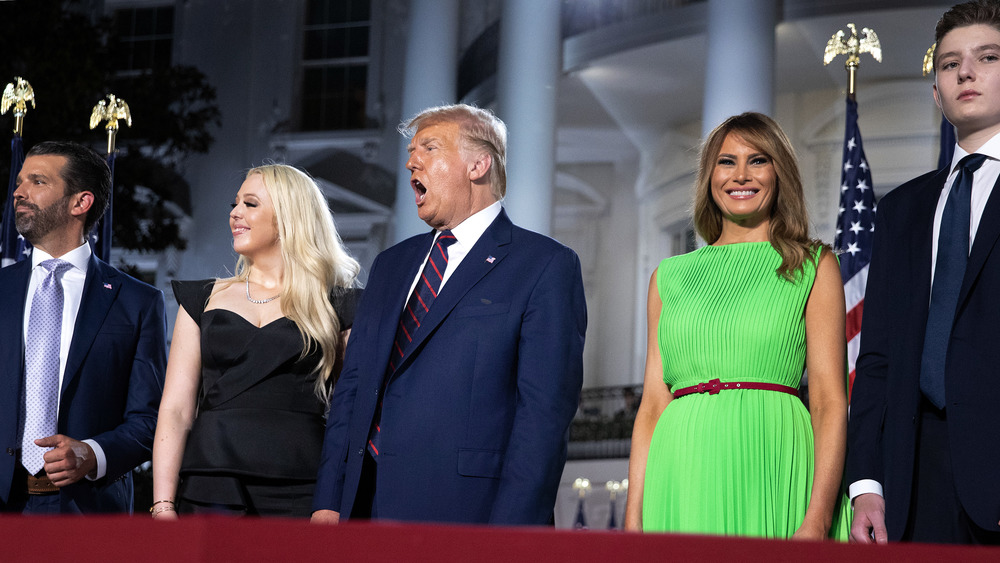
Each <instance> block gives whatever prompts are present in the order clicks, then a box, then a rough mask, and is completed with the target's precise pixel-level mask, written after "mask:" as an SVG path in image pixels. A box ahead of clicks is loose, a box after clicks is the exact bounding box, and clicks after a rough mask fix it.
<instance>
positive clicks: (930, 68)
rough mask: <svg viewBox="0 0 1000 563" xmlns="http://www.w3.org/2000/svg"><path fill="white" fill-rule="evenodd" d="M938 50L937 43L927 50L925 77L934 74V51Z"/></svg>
mask: <svg viewBox="0 0 1000 563" xmlns="http://www.w3.org/2000/svg"><path fill="white" fill-rule="evenodd" d="M936 50H937V43H934V44H933V45H931V46H930V47H928V48H927V53H926V54H925V55H924V76H927V75H928V74H930V73H932V72H934V51H936Z"/></svg>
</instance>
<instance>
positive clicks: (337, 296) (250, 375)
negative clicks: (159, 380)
mask: <svg viewBox="0 0 1000 563" xmlns="http://www.w3.org/2000/svg"><path fill="white" fill-rule="evenodd" d="M214 283H215V280H198V281H174V282H172V284H173V289H174V295H175V296H176V298H177V302H178V303H179V304H180V305H181V306H182V307H184V310H185V311H187V312H188V314H189V315H190V316H191V318H192V319H194V321H195V323H197V324H198V327H199V328H200V329H201V369H202V371H201V388H200V389H199V392H198V411H197V417H196V418H195V420H194V423H193V425H192V427H191V432H190V433H189V434H188V439H187V443H186V445H185V448H184V457H183V460H182V462H181V469H180V484H179V486H178V490H177V500H178V505H179V508H180V511H181V512H182V513H183V512H188V513H190V512H203V511H214V512H230V513H245V514H259V515H268V516H301V517H307V516H309V515H310V513H311V512H312V493H313V486H314V485H315V481H316V472H317V470H318V468H319V459H320V453H321V450H322V446H323V433H324V429H325V427H326V417H325V410H326V406H325V405H324V404H323V402H322V401H320V400H319V398H317V397H316V394H315V392H314V383H315V381H316V374H315V373H314V372H313V368H315V366H316V364H317V362H318V361H319V355H320V354H319V351H314V352H313V353H311V354H310V355H308V356H306V357H305V358H302V359H300V358H299V356H300V354H301V353H302V337H301V335H300V334H299V331H298V328H297V327H296V326H295V323H294V322H292V321H291V320H289V319H288V318H286V317H282V318H280V319H277V320H275V321H272V322H271V323H268V324H266V325H264V326H262V327H257V326H256V325H254V324H252V323H250V322H249V321H247V320H246V319H244V318H243V317H242V316H240V315H238V314H236V313H234V312H232V311H228V310H225V309H212V310H209V311H205V310H204V309H205V304H206V303H207V302H208V298H209V296H210V295H211V293H212V287H213V285H214ZM360 293H361V290H359V289H346V288H342V289H338V290H335V291H334V292H332V293H331V295H330V301H331V303H332V304H333V308H334V310H335V311H336V313H337V317H338V318H339V319H340V325H341V330H346V329H348V328H350V327H351V324H352V323H353V320H354V309H355V307H356V305H357V300H358V298H359V297H360Z"/></svg>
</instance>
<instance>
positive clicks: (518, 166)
mask: <svg viewBox="0 0 1000 563" xmlns="http://www.w3.org/2000/svg"><path fill="white" fill-rule="evenodd" d="M560 5H561V2H560V1H559V0H506V1H505V2H504V6H503V15H502V18H501V21H500V53H499V61H498V65H499V68H498V70H497V108H498V112H497V113H498V115H499V116H500V119H503V120H504V122H506V123H507V132H508V136H507V186H508V193H507V198H506V202H505V204H504V205H505V206H506V207H507V212H508V213H509V214H510V217H511V220H512V221H513V222H514V223H515V224H517V225H520V226H522V227H524V228H527V229H531V230H533V231H538V232H540V233H543V234H550V233H551V231H552V191H553V183H554V181H555V157H556V149H555V146H556V144H555V135H556V95H557V90H556V87H557V85H558V80H559V62H560V60H561V54H562V49H561V47H562V36H561V30H560V26H559V23H560V22H559V15H560V10H559V8H560Z"/></svg>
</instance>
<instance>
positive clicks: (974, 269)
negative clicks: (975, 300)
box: [958, 179, 1000, 309]
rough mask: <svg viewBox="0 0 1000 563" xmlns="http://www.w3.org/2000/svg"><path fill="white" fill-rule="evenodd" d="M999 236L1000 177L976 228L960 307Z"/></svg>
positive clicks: (959, 302)
mask: <svg viewBox="0 0 1000 563" xmlns="http://www.w3.org/2000/svg"><path fill="white" fill-rule="evenodd" d="M998 238H1000V179H998V180H997V182H996V183H995V184H993V191H992V192H990V198H989V199H988V200H986V207H985V208H984V209H983V216H982V218H981V219H980V220H979V228H978V229H976V238H975V239H974V240H973V241H972V251H971V252H970V253H969V262H968V264H967V265H966V267H965V277H964V278H963V279H962V289H961V290H960V291H959V293H958V307H959V309H961V307H962V304H963V303H964V302H965V300H966V298H968V296H969V291H970V290H971V289H972V285H973V284H974V283H975V282H976V279H977V278H978V277H979V274H980V272H982V271H983V266H985V265H986V259H987V258H988V257H989V256H990V253H992V252H993V247H994V246H996V243H997V239H998Z"/></svg>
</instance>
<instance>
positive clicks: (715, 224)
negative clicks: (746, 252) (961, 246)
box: [694, 112, 829, 280]
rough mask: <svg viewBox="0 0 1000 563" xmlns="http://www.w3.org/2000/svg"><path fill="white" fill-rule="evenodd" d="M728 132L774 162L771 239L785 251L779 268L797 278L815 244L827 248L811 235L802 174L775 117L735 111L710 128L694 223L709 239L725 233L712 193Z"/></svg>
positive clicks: (786, 275)
mask: <svg viewBox="0 0 1000 563" xmlns="http://www.w3.org/2000/svg"><path fill="white" fill-rule="evenodd" d="M730 134H733V135H736V136H737V137H739V138H740V139H742V140H743V142H745V143H747V144H748V145H750V146H752V147H754V148H755V149H757V150H759V151H761V152H763V153H764V154H766V155H767V156H768V158H770V159H771V162H772V163H773V164H774V172H775V175H776V176H777V181H776V182H775V188H776V190H777V194H776V197H775V198H774V203H773V204H772V205H771V217H770V219H771V225H770V230H769V232H768V239H769V240H770V242H771V246H773V247H774V249H775V250H777V251H778V254H780V255H781V265H780V266H778V269H777V270H776V273H777V274H778V275H780V276H782V277H783V278H785V279H788V280H794V279H795V277H796V276H797V275H798V274H799V273H801V272H802V267H803V264H804V263H805V261H806V260H813V261H814V262H815V261H816V254H815V251H816V249H817V248H824V249H829V247H828V246H826V245H825V244H823V242H822V241H819V240H815V239H811V238H809V212H808V211H806V202H805V196H804V195H803V192H802V176H801V175H800V174H799V163H798V160H797V159H796V158H795V151H794V150H793V149H792V143H791V141H789V140H788V137H787V136H786V135H785V132H784V131H782V130H781V127H780V126H779V125H778V123H777V122H776V121H774V120H773V119H771V118H770V117H768V116H766V115H764V114H762V113H756V112H747V113H742V114H740V115H734V116H732V117H730V118H729V119H726V120H725V121H723V122H722V123H721V124H720V125H719V126H718V127H716V128H715V129H713V130H712V132H711V133H709V135H708V137H707V138H706V139H705V143H704V144H703V145H702V148H701V158H700V162H699V168H698V182H697V184H696V185H695V199H694V226H695V229H696V230H697V231H698V234H699V235H701V238H703V239H705V241H706V242H708V243H709V244H712V243H714V242H715V241H717V240H719V237H720V236H722V222H723V221H724V220H725V219H724V218H723V216H722V211H721V210H720V209H719V206H718V205H717V204H716V203H715V200H714V199H712V172H713V171H714V170H715V161H716V158H717V157H718V156H719V151H720V150H722V143H723V142H724V141H725V139H726V137H727V136H728V135H730Z"/></svg>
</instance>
